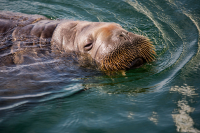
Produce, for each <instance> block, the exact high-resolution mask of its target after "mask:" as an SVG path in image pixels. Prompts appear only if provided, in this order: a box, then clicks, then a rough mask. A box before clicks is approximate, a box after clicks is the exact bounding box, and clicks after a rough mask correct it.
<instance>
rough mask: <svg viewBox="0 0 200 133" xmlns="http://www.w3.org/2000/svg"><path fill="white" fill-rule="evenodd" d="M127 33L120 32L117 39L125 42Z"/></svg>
mask: <svg viewBox="0 0 200 133" xmlns="http://www.w3.org/2000/svg"><path fill="white" fill-rule="evenodd" d="M127 36H128V32H125V31H122V32H121V33H120V34H119V35H118V37H119V38H121V39H124V40H127Z"/></svg>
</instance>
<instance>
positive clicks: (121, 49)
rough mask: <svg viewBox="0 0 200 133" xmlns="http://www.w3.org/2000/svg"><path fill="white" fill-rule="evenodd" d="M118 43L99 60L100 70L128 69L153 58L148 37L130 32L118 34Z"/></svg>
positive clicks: (153, 54)
mask: <svg viewBox="0 0 200 133" xmlns="http://www.w3.org/2000/svg"><path fill="white" fill-rule="evenodd" d="M118 37H119V38H120V43H119V44H117V46H116V48H115V49H112V50H111V51H110V52H108V53H107V54H106V55H105V56H104V58H102V61H101V70H104V71H116V70H128V69H134V68H138V67H140V66H142V65H143V64H145V63H146V62H151V61H153V60H154V58H155V57H154V56H155V55H156V53H155V49H154V46H153V45H152V44H151V42H150V41H149V39H147V38H146V37H144V36H141V35H137V34H134V33H131V32H121V33H120V34H118Z"/></svg>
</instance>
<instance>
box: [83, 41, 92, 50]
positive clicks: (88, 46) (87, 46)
mask: <svg viewBox="0 0 200 133" xmlns="http://www.w3.org/2000/svg"><path fill="white" fill-rule="evenodd" d="M92 47H93V43H88V44H87V45H85V46H84V49H85V50H86V51H89V50H91V49H92Z"/></svg>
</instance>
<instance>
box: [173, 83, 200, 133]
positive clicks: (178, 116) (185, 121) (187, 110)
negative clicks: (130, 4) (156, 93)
mask: <svg viewBox="0 0 200 133" xmlns="http://www.w3.org/2000/svg"><path fill="white" fill-rule="evenodd" d="M170 91H171V92H178V93H180V94H182V96H183V98H182V99H181V100H179V101H178V102H177V106H178V109H177V111H175V112H177V113H175V114H172V118H173V119H174V122H175V124H176V130H177V131H178V132H198V133H200V131H199V130H198V129H196V128H194V124H195V123H194V121H193V119H192V117H191V116H190V115H189V114H191V113H192V112H194V110H195V108H193V107H190V105H189V100H191V99H192V98H193V97H194V96H195V95H198V94H197V93H195V89H194V88H193V87H192V86H188V85H187V84H184V86H181V87H179V86H174V87H171V89H170ZM187 97H189V99H187Z"/></svg>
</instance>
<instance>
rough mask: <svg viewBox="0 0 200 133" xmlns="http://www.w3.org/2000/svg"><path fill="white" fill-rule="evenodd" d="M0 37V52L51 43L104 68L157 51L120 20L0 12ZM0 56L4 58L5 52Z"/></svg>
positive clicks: (138, 61) (127, 64)
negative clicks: (99, 20) (86, 19)
mask: <svg viewBox="0 0 200 133" xmlns="http://www.w3.org/2000/svg"><path fill="white" fill-rule="evenodd" d="M0 41H1V42H0V54H3V53H4V51H5V50H8V49H9V50H10V51H9V52H10V54H13V53H15V50H16V49H19V48H21V47H23V46H25V45H32V46H34V45H40V46H42V45H48V44H50V48H51V50H52V51H60V52H65V53H71V52H76V53H80V54H81V55H86V56H87V57H88V59H89V58H91V59H92V60H94V61H95V63H96V64H97V66H99V68H100V69H101V70H103V71H110V70H111V71H115V70H125V69H131V68H136V67H139V66H141V65H142V64H144V63H145V62H149V61H152V60H153V59H154V55H155V51H154V49H153V45H152V44H151V43H150V42H149V40H148V39H146V38H145V37H143V36H140V35H136V34H133V33H131V32H128V31H126V30H124V29H123V28H122V27H121V26H120V25H118V24H116V23H106V22H87V21H68V20H49V19H48V18H46V17H43V16H40V15H26V14H21V13H12V12H1V13H0ZM8 42H10V43H8ZM2 58H3V57H2ZM0 60H1V62H3V61H4V60H3V59H1V56H0ZM13 62H14V63H16V62H17V60H14V61H13Z"/></svg>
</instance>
